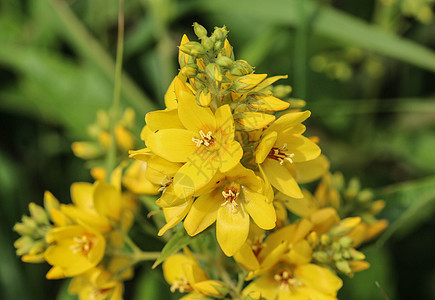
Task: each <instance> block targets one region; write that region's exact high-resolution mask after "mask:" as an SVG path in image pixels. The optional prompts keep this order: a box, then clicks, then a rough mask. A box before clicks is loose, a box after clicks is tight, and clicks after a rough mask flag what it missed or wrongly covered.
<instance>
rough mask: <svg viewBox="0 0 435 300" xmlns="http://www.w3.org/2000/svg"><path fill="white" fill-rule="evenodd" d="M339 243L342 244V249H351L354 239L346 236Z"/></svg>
mask: <svg viewBox="0 0 435 300" xmlns="http://www.w3.org/2000/svg"><path fill="white" fill-rule="evenodd" d="M339 243H340V245H341V247H343V248H349V247H350V246H352V244H353V239H352V238H350V237H348V236H344V237H342V238H341V239H340V240H339Z"/></svg>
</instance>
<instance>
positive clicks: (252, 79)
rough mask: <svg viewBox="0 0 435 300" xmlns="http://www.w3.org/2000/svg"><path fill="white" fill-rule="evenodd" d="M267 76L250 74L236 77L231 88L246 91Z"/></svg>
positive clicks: (237, 91)
mask: <svg viewBox="0 0 435 300" xmlns="http://www.w3.org/2000/svg"><path fill="white" fill-rule="evenodd" d="M266 77H267V75H266V74H249V75H246V76H242V77H239V78H238V79H236V80H235V81H234V83H233V85H232V86H231V89H232V90H233V91H234V92H236V93H246V92H247V91H249V90H252V89H253V88H254V87H256V86H257V85H258V84H259V83H260V82H262V81H263V80H264V79H265V78H266Z"/></svg>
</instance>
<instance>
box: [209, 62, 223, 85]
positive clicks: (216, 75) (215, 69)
mask: <svg viewBox="0 0 435 300" xmlns="http://www.w3.org/2000/svg"><path fill="white" fill-rule="evenodd" d="M205 73H206V74H207V76H208V77H209V78H211V79H213V80H215V81H222V79H223V77H222V71H221V69H220V68H219V66H218V65H217V64H213V63H211V64H208V65H207V67H206V68H205Z"/></svg>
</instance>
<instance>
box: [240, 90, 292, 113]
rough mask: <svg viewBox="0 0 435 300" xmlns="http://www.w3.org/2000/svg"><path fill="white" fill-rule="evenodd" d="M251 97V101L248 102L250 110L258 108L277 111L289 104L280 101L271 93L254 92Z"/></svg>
mask: <svg viewBox="0 0 435 300" xmlns="http://www.w3.org/2000/svg"><path fill="white" fill-rule="evenodd" d="M251 97H252V98H254V99H255V100H254V99H253V101H252V102H250V103H248V104H247V105H248V107H250V108H251V109H252V110H260V111H269V112H271V111H279V110H284V109H287V108H288V107H289V106H290V103H288V102H285V101H282V100H280V99H278V98H276V97H274V96H272V95H261V94H260V95H259V94H254V95H251Z"/></svg>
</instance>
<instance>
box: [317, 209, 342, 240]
mask: <svg viewBox="0 0 435 300" xmlns="http://www.w3.org/2000/svg"><path fill="white" fill-rule="evenodd" d="M310 221H311V222H312V223H313V224H314V229H313V230H314V231H315V232H317V233H318V234H319V235H320V234H323V233H326V232H328V231H329V229H330V228H331V227H332V226H333V225H335V224H337V223H338V222H339V221H340V218H339V217H338V214H337V211H336V210H335V209H333V208H331V207H327V208H323V209H320V210H318V211H316V212H314V213H313V214H312V215H311V216H310Z"/></svg>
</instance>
